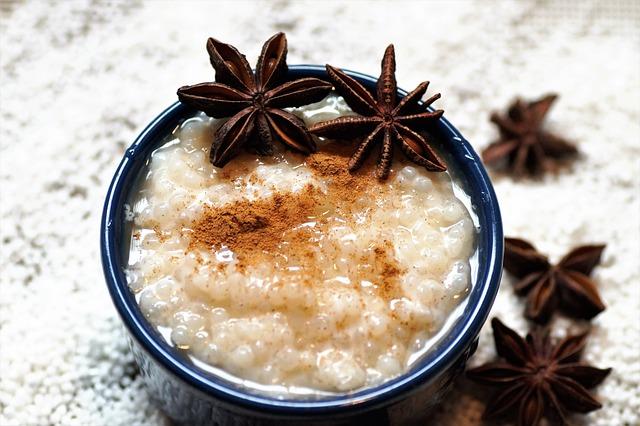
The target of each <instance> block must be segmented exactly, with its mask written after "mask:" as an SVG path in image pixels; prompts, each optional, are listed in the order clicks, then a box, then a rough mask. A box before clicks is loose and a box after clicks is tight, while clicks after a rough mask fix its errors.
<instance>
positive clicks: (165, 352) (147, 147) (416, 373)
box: [100, 65, 503, 425]
mask: <svg viewBox="0 0 640 426" xmlns="http://www.w3.org/2000/svg"><path fill="white" fill-rule="evenodd" d="M346 72H347V74H349V75H350V76H352V77H353V78H355V79H356V80H358V81H360V82H361V83H363V84H364V85H365V86H366V87H367V88H369V89H371V90H375V83H376V79H375V78H373V77H371V76H368V75H365V74H360V73H358V72H353V71H346ZM302 77H319V78H325V79H326V72H325V69H324V67H321V66H316V65H298V66H290V67H289V78H291V79H295V78H302ZM399 92H400V95H401V96H404V95H406V92H404V91H399ZM192 113H193V110H191V109H189V108H188V107H186V106H185V105H182V104H180V103H179V102H176V103H175V104H173V105H172V106H170V107H169V108H167V109H166V110H165V111H164V112H162V113H161V114H160V115H159V116H158V117H157V118H156V119H155V120H154V121H153V122H151V124H149V125H148V126H147V127H146V128H145V129H144V131H143V132H142V133H141V134H140V135H139V136H138V138H137V139H136V140H135V142H134V143H133V145H131V147H130V148H129V149H128V150H127V151H126V153H125V156H124V158H123V160H122V162H121V163H120V165H119V166H118V169H117V171H116V173H115V176H114V177H113V181H112V182H111V186H110V187H109V191H108V193H107V197H106V201H105V205H104V211H103V216H102V224H101V229H100V249H101V255H102V265H103V269H104V275H105V279H106V282H107V286H108V288H109V292H110V294H111V297H112V299H113V303H114V304H115V306H116V308H117V310H118V313H119V314H120V316H121V317H122V320H123V322H124V324H125V326H126V328H127V331H128V333H129V336H130V343H131V347H132V351H133V353H134V356H135V358H136V362H137V363H138V365H139V366H140V370H141V373H142V375H143V377H144V379H145V381H146V383H147V385H148V388H149V391H150V394H151V396H152V398H153V399H154V400H155V401H156V402H157V403H158V405H159V406H160V407H161V408H162V409H163V410H164V411H165V412H167V414H169V415H170V416H171V417H172V418H174V420H176V421H178V422H184V423H187V424H216V425H231V424H234V425H235V424H243V425H254V424H256V425H257V424H310V423H309V422H310V421H312V423H313V424H318V425H320V424H356V423H360V424H362V423H363V422H367V423H368V424H374V423H376V424H385V423H387V422H389V421H393V422H394V423H400V424H401V423H405V422H408V421H409V420H415V419H416V418H419V417H420V416H421V415H422V414H424V412H426V411H427V409H428V408H430V407H432V406H434V405H436V404H437V403H438V402H439V401H440V400H441V398H442V397H443V396H444V394H445V393H446V391H447V390H448V388H449V387H450V386H451V383H452V381H453V380H454V379H455V377H456V376H457V375H459V374H460V373H461V372H462V371H463V370H464V364H465V362H466V359H467V358H468V356H469V355H470V354H471V353H473V351H474V350H475V345H476V344H477V336H478V333H479V332H480V329H481V327H482V325H483V324H484V322H485V320H486V318H487V316H488V314H489V311H490V309H491V305H492V304H493V300H494V298H495V296H496V293H497V291H498V287H499V283H500V275H501V271H502V255H503V234H502V223H501V218H500V211H499V207H498V202H497V199H496V195H495V193H494V191H493V187H492V186H491V182H490V180H489V178H488V176H487V174H486V171H485V169H484V167H483V166H482V164H481V162H480V159H479V158H478V155H477V154H476V153H475V152H474V151H473V149H472V148H471V146H470V144H469V143H468V142H467V141H466V140H465V139H464V137H463V136H462V135H461V134H460V133H459V132H458V131H457V130H456V129H455V128H454V127H453V126H452V125H451V123H449V122H448V121H447V120H446V119H445V118H441V119H440V120H439V122H438V123H437V124H436V125H435V128H434V129H432V131H433V133H435V135H436V136H437V138H438V139H440V140H441V141H442V142H443V145H444V146H443V149H444V151H446V152H447V157H448V158H447V160H448V162H451V161H453V164H455V166H454V167H455V169H456V170H457V178H458V179H459V180H460V181H461V184H462V187H463V188H464V190H465V192H466V193H467V194H468V195H469V196H470V197H471V203H472V205H473V208H474V212H475V214H476V215H477V217H478V222H479V227H480V232H479V235H478V241H477V246H478V260H479V262H478V271H477V279H476V281H475V282H474V284H473V287H472V290H471V292H470V293H469V295H468V300H467V302H466V306H465V309H464V312H463V314H462V316H461V317H460V319H459V320H458V321H457V322H456V323H455V324H454V325H453V326H452V327H451V329H450V331H449V332H448V334H447V335H446V336H445V337H444V338H443V339H442V340H441V341H440V342H439V343H438V344H437V345H436V346H435V347H434V348H432V350H430V351H429V352H428V353H427V355H426V356H425V357H423V359H422V360H420V361H419V362H417V363H416V364H415V365H414V366H413V367H412V368H411V369H410V370H409V371H408V372H406V373H405V374H403V375H401V376H399V377H397V378H394V379H392V380H389V381H387V382H385V383H383V384H382V385H379V386H375V387H371V388H367V389H365V390H361V391H357V392H353V393H349V394H346V395H340V396H331V397H326V398H324V397H323V398H322V399H317V400H300V399H297V400H295V399H290V400H289V399H280V398H271V397H268V396H264V395H258V394H255V393H249V392H247V391H246V390H244V389H242V388H241V387H238V386H237V385H235V384H233V383H231V382H228V381H226V380H223V379H221V378H219V377H216V376H213V375H211V374H208V373H206V372H203V371H202V370H199V369H198V368H197V367H195V366H194V365H193V364H191V363H190V362H189V361H188V360H186V358H185V357H184V356H183V355H181V354H180V353H178V351H177V350H176V349H174V348H173V347H171V346H170V345H169V344H168V343H167V342H166V341H164V339H163V338H162V337H161V336H160V335H159V333H158V332H157V331H156V330H155V329H154V327H153V326H152V325H150V324H149V323H148V322H147V321H146V320H145V319H144V317H143V315H142V313H141V312H140V309H139V308H138V304H137V303H136V300H135V297H134V295H133V293H132V292H131V291H130V290H129V288H128V285H127V280H126V278H125V275H124V265H123V259H122V257H123V256H122V255H123V253H122V244H123V242H124V240H123V238H126V237H127V236H125V235H124V232H123V224H124V203H125V202H126V201H127V199H128V197H129V191H130V190H131V188H134V183H135V181H136V178H137V176H138V172H139V171H140V170H141V169H142V168H143V167H144V166H145V163H146V161H147V159H148V156H149V154H150V153H151V151H152V150H153V149H154V148H155V147H156V145H157V144H158V142H159V141H160V140H162V139H163V138H164V137H165V136H166V135H167V134H168V133H170V132H171V131H172V130H173V129H174V128H175V127H176V126H177V125H178V124H179V123H180V122H181V121H182V120H183V119H184V118H186V117H188V116H190V115H191V114H192ZM413 414H416V415H417V416H413Z"/></svg>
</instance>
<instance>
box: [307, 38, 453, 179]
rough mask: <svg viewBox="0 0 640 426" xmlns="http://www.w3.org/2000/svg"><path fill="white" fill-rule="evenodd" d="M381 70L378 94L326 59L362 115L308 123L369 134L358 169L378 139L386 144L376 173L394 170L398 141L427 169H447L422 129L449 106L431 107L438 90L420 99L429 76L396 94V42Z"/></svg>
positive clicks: (332, 131) (314, 129)
mask: <svg viewBox="0 0 640 426" xmlns="http://www.w3.org/2000/svg"><path fill="white" fill-rule="evenodd" d="M381 67H382V72H381V74H380V78H379V79H378V83H377V90H376V97H375V98H374V97H373V95H372V94H371V93H370V92H369V91H368V90H367V89H366V88H365V87H364V86H363V85H362V84H360V83H359V82H358V81H356V80H355V79H353V78H351V77H349V76H348V75H347V74H345V73H344V72H342V71H341V70H339V69H337V68H334V67H332V66H331V65H327V73H328V75H329V79H330V80H331V81H332V82H333V85H334V86H335V89H336V91H337V92H338V93H339V94H340V95H342V97H343V98H344V100H345V101H346V102H347V104H348V105H349V106H350V107H351V109H352V110H353V111H354V112H356V113H357V114H359V116H348V117H339V118H336V119H334V120H329V121H324V122H321V123H317V124H315V125H313V126H311V128H310V129H309V130H310V131H311V133H313V134H315V135H318V136H324V137H328V138H332V139H347V138H351V137H357V136H366V137H365V138H364V139H363V140H362V142H361V143H360V144H359V145H358V148H357V149H356V151H355V152H354V153H353V155H352V157H351V159H350V160H349V163H348V167H349V170H350V171H354V170H356V169H358V168H359V167H360V166H361V165H362V164H363V163H364V161H365V159H366V157H367V155H368V154H369V152H370V151H371V150H372V148H373V147H374V145H377V144H379V143H381V144H382V146H381V150H380V156H379V159H378V164H377V168H376V176H377V177H378V178H379V179H380V180H384V179H386V178H387V177H388V176H389V172H390V170H391V162H392V160H393V149H394V145H398V146H399V148H400V149H401V150H402V152H404V154H405V155H406V156H407V157H408V158H409V159H410V160H411V161H413V162H414V163H416V164H419V165H421V166H424V167H425V168H426V169H427V170H430V171H435V172H442V171H445V170H446V169H447V166H446V165H445V163H444V161H442V160H441V159H440V157H438V155H437V154H436V152H435V151H434V150H433V149H432V148H431V147H430V146H429V144H428V143H427V141H426V139H425V138H424V136H423V135H421V134H420V133H418V130H419V128H421V127H422V126H424V125H426V124H428V123H430V122H434V121H437V120H438V119H439V118H440V117H441V116H442V114H443V113H444V111H442V110H437V111H434V112H430V111H428V110H427V108H428V107H429V106H430V105H431V104H432V103H433V102H434V101H436V100H437V99H438V98H440V94H436V95H434V96H432V97H431V98H429V99H428V100H426V101H425V102H424V103H422V104H420V103H419V102H420V99H421V98H422V96H423V95H424V94H425V92H426V91H427V87H428V86H429V82H428V81H426V82H424V83H421V84H420V85H418V87H416V88H415V89H414V90H413V91H412V92H411V93H409V94H408V95H407V96H405V97H404V98H402V99H401V100H400V101H399V102H398V99H397V91H398V88H397V85H396V77H395V71H396V60H395V52H394V48H393V45H389V47H387V49H386V51H385V53H384V57H383V58H382V64H381Z"/></svg>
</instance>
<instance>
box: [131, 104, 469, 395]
mask: <svg viewBox="0 0 640 426" xmlns="http://www.w3.org/2000/svg"><path fill="white" fill-rule="evenodd" d="M290 111H292V112H293V113H294V114H296V115H297V116H299V117H300V118H302V119H303V120H304V121H305V123H306V124H307V125H308V126H310V125H312V124H313V123H315V122H318V121H323V120H328V119H332V118H335V117H339V116H342V115H348V114H353V113H352V112H351V110H350V109H349V107H348V106H347V105H346V104H345V103H344V101H343V99H342V98H341V97H339V96H336V95H334V94H332V95H329V96H328V97H327V98H326V99H325V100H323V101H322V102H319V103H316V104H312V105H308V106H305V107H301V108H294V109H290ZM223 122H224V120H215V119H212V118H209V117H207V116H206V115H204V114H202V113H200V114H197V115H195V116H194V117H193V118H190V119H188V120H186V121H185V122H184V123H182V125H181V126H180V127H179V128H178V129H176V130H175V131H174V132H173V133H172V134H171V135H169V136H168V137H167V138H166V140H165V141H163V142H162V144H161V145H160V146H159V148H157V149H156V150H155V151H154V152H153V154H152V156H151V157H150V159H149V162H148V166H147V168H146V169H145V170H144V172H143V175H142V176H141V177H140V181H139V188H137V189H136V191H134V192H135V193H134V194H133V196H132V198H131V200H130V205H129V207H130V209H129V213H130V219H131V220H132V222H131V244H130V248H129V253H128V256H129V262H128V263H129V265H128V268H127V278H128V282H129V286H130V288H131V289H132V291H134V292H135V293H136V295H137V297H138V301H139V304H140V308H141V310H142V312H143V313H144V315H145V316H146V318H147V319H148V320H149V322H150V323H151V324H153V325H154V326H156V327H157V328H158V329H159V330H160V331H161V332H162V333H163V335H165V336H166V338H167V340H168V341H169V342H170V343H171V344H172V345H175V346H176V347H178V348H180V349H181V350H182V351H184V353H185V354H186V355H187V356H189V357H191V358H192V360H194V362H196V363H197V364H198V365H200V366H203V367H204V368H208V369H210V370H211V371H213V372H216V373H218V374H222V375H226V376H227V377H236V378H237V379H238V380H240V381H243V383H245V384H246V383H248V384H254V385H255V386H256V387H262V388H266V389H280V390H282V389H285V390H286V391H287V392H289V393H290V394H291V395H295V394H298V393H305V392H306V393H309V392H316V393H325V392H346V391H352V390H355V389H358V388H362V387H367V386H372V385H376V384H379V383H381V382H384V381H386V380H388V379H390V378H393V377H394V376H397V375H399V374H401V373H403V372H404V371H406V370H407V369H408V368H409V367H410V365H411V363H412V362H414V361H415V359H416V358H418V357H419V356H420V355H421V354H422V353H424V351H426V350H428V345H429V341H430V339H432V338H433V337H434V336H435V335H436V334H437V333H438V332H440V331H441V330H442V329H443V327H444V325H445V323H446V322H447V319H448V318H450V316H451V314H452V312H453V311H454V310H455V309H456V307H457V306H458V305H460V304H461V302H462V301H463V300H464V298H465V295H466V294H467V293H468V291H469V289H470V285H471V283H470V281H471V278H470V277H471V265H470V259H471V257H472V255H473V254H474V251H475V246H474V239H475V234H476V229H475V225H474V222H473V220H472V217H471V215H470V213H469V211H468V210H467V208H466V207H465V205H464V203H463V202H462V201H461V199H459V198H458V197H457V196H456V193H457V192H459V188H458V187H457V186H456V185H455V183H454V182H453V180H452V177H451V175H450V174H449V173H448V172H443V173H431V172H427V171H426V170H424V169H423V168H421V167H418V166H414V165H412V164H411V163H409V162H406V161H405V160H404V159H403V158H396V159H394V162H393V168H392V173H391V175H390V177H389V179H388V180H386V181H384V182H378V181H377V180H376V179H375V178H372V176H371V169H372V168H373V167H374V164H369V163H368V164H365V166H364V167H362V168H361V169H360V170H358V171H357V172H355V173H353V174H351V173H349V172H348V171H346V170H347V169H346V164H347V161H348V158H349V156H350V153H351V151H352V146H350V145H349V144H348V143H346V142H342V143H341V142H339V141H319V142H318V143H319V147H320V150H319V151H318V152H317V153H314V154H311V155H309V156H303V155H300V154H297V153H294V152H291V151H285V150H282V151H279V152H276V153H275V155H273V156H268V157H260V156H257V155H255V154H250V153H243V154H241V155H239V156H238V157H236V158H234V160H233V161H231V162H230V163H229V164H227V165H226V166H225V167H224V168H222V169H220V168H216V167H214V166H212V165H211V163H210V162H209V160H208V158H209V150H210V145H211V140H212V138H213V134H214V132H215V130H216V129H217V128H218V127H219V126H220V125H221V124H222V123H223Z"/></svg>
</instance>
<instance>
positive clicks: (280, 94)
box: [178, 33, 331, 167]
mask: <svg viewBox="0 0 640 426" xmlns="http://www.w3.org/2000/svg"><path fill="white" fill-rule="evenodd" d="M207 51H208V52H209V57H210V60H211V65H212V66H213V68H214V69H215V71H216V82H215V83H200V84H196V85H193V86H184V87H181V88H179V89H178V98H179V99H180V102H183V103H185V104H187V105H190V106H192V107H194V108H196V109H198V110H201V111H204V112H205V113H206V114H207V115H209V116H211V117H214V118H223V117H231V118H230V119H229V120H228V121H227V122H226V123H225V124H223V125H222V126H221V127H220V128H219V129H218V131H217V132H216V135H215V138H214V142H213V145H212V149H211V152H210V156H209V157H210V160H211V162H212V163H213V165H214V166H217V167H222V166H224V165H225V164H226V163H227V162H228V161H229V160H230V159H231V158H232V157H233V156H234V155H236V154H237V153H238V152H239V150H240V148H242V147H243V146H246V145H247V143H248V144H249V147H250V148H252V149H253V150H254V151H256V152H257V153H259V154H270V153H271V152H272V151H273V141H274V140H276V141H279V142H280V143H282V144H284V145H285V146H287V147H289V148H292V149H294V150H296V151H299V152H302V153H305V154H308V153H310V152H313V151H315V149H316V145H315V142H314V141H313V139H312V138H311V135H310V134H309V132H308V130H307V128H306V127H305V125H304V122H303V121H302V120H301V119H299V118H298V117H296V116H295V115H293V114H291V113H289V112H287V111H284V110H282V108H285V107H298V106H302V105H307V104H310V103H313V102H318V101H320V100H322V99H323V98H324V97H325V96H326V95H327V94H329V92H330V91H331V85H330V84H329V83H327V82H325V81H322V80H320V79H317V78H301V79H298V80H294V81H287V82H285V81H284V78H285V75H286V73H287V63H286V58H287V39H286V37H285V35H284V34H283V33H278V34H276V35H274V36H273V37H271V38H270V39H269V40H267V42H266V43H265V44H264V46H263V48H262V53H261V54H260V57H259V58H258V63H257V65H256V71H255V73H254V72H253V71H252V70H251V67H250V66H249V63H248V62H247V60H246V58H245V56H244V55H242V54H241V53H240V52H238V50H237V49H236V48H235V47H233V46H231V45H229V44H225V43H222V42H220V41H218V40H216V39H214V38H210V39H209V40H208V41H207Z"/></svg>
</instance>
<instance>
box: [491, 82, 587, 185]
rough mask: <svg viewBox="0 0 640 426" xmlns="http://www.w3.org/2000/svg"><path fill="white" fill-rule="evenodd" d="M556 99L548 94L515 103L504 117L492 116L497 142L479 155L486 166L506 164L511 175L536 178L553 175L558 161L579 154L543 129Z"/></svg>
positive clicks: (566, 142) (568, 144) (494, 114)
mask: <svg viewBox="0 0 640 426" xmlns="http://www.w3.org/2000/svg"><path fill="white" fill-rule="evenodd" d="M556 99H557V95H554V94H550V95H546V96H544V97H542V98H541V99H538V100H536V101H533V102H525V101H523V100H522V99H519V98H518V99H516V100H515V102H513V103H512V104H511V105H510V106H509V108H508V110H507V114H506V115H500V114H497V113H493V114H491V121H492V122H493V123H494V124H495V125H496V126H498V130H499V131H500V139H499V140H498V141H496V142H494V143H492V144H490V145H489V146H488V147H487V148H486V149H485V150H484V151H483V152H482V160H483V161H484V162H485V163H487V164H495V163H500V162H503V161H504V162H506V165H507V168H508V169H510V170H511V171H512V172H513V174H514V175H516V176H522V175H525V174H529V175H536V174H540V173H542V172H545V171H555V170H556V169H557V167H558V164H559V161H560V160H562V159H565V158H567V157H569V156H571V155H574V154H576V153H577V152H578V150H577V149H576V147H575V146H573V145H572V144H571V143H569V142H568V141H566V140H565V139H563V138H561V137H559V136H556V135H554V134H552V133H549V132H547V131H545V130H543V129H542V122H543V121H544V118H545V116H546V115H547V113H548V112H549V109H550V108H551V105H552V104H553V103H554V102H555V100H556Z"/></svg>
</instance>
